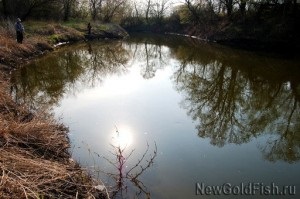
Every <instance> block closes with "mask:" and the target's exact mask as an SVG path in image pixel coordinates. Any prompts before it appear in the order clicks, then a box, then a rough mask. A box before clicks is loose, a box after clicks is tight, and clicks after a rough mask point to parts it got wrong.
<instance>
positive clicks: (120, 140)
mask: <svg viewBox="0 0 300 199" xmlns="http://www.w3.org/2000/svg"><path fill="white" fill-rule="evenodd" d="M132 143H133V135H132V130H131V129H130V128H129V127H121V128H117V129H116V130H115V131H114V132H113V134H112V145H113V146H115V147H120V148H121V149H125V148H127V147H129V146H130V145H132Z"/></svg>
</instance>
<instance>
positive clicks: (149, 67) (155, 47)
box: [128, 40, 169, 79]
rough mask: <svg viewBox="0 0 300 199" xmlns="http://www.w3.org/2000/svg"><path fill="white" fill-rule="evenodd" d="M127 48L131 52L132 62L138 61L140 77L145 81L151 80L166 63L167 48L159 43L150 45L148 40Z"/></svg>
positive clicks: (167, 58)
mask: <svg viewBox="0 0 300 199" xmlns="http://www.w3.org/2000/svg"><path fill="white" fill-rule="evenodd" d="M128 48H129V49H130V51H132V52H133V60H138V62H139V65H140V67H141V75H142V76H143V78H145V79H151V78H153V77H154V76H155V73H156V71H157V70H159V69H162V68H164V67H165V66H166V63H168V60H169V56H168V55H169V53H168V48H166V47H165V46H162V45H161V44H160V43H157V44H151V43H149V41H148V40H144V41H142V43H134V44H129V45H128Z"/></svg>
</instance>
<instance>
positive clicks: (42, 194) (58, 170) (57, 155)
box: [0, 74, 104, 199]
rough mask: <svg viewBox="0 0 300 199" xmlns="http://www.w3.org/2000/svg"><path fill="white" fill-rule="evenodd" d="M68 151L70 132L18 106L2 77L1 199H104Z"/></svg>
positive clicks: (0, 102) (1, 76) (43, 116)
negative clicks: (68, 133) (68, 134)
mask: <svg viewBox="0 0 300 199" xmlns="http://www.w3.org/2000/svg"><path fill="white" fill-rule="evenodd" d="M68 148H69V140H68V137H67V129H66V128H64V127H63V126H62V125H59V124H57V123H56V122H55V121H54V120H51V117H50V116H45V115H44V114H41V115H36V114H32V113H30V112H29V111H28V110H27V109H26V108H25V107H24V106H21V105H17V104H15V103H14V102H13V101H12V99H11V97H10V95H9V93H8V83H7V82H6V81H5V80H4V78H3V74H0V198H1V199H4V198H104V197H103V195H102V194H101V193H100V192H99V191H97V190H96V189H95V185H96V184H94V182H93V181H92V179H91V178H90V177H89V175H87V173H86V172H85V171H83V170H82V169H81V168H80V167H79V166H78V165H77V164H76V163H75V162H74V161H72V160H71V159H70V154H69V152H68Z"/></svg>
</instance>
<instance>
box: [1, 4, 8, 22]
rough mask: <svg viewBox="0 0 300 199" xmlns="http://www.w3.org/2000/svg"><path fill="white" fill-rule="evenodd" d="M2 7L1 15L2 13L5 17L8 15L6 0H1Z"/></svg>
mask: <svg viewBox="0 0 300 199" xmlns="http://www.w3.org/2000/svg"><path fill="white" fill-rule="evenodd" d="M2 7H3V15H4V18H5V19H6V18H7V16H8V13H7V3H6V0H2Z"/></svg>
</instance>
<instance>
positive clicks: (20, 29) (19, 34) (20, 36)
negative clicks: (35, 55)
mask: <svg viewBox="0 0 300 199" xmlns="http://www.w3.org/2000/svg"><path fill="white" fill-rule="evenodd" d="M15 29H16V33H17V42H18V43H20V44H21V43H22V42H23V39H24V26H23V25H22V23H21V19H20V18H18V19H17V22H16V24H15Z"/></svg>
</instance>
